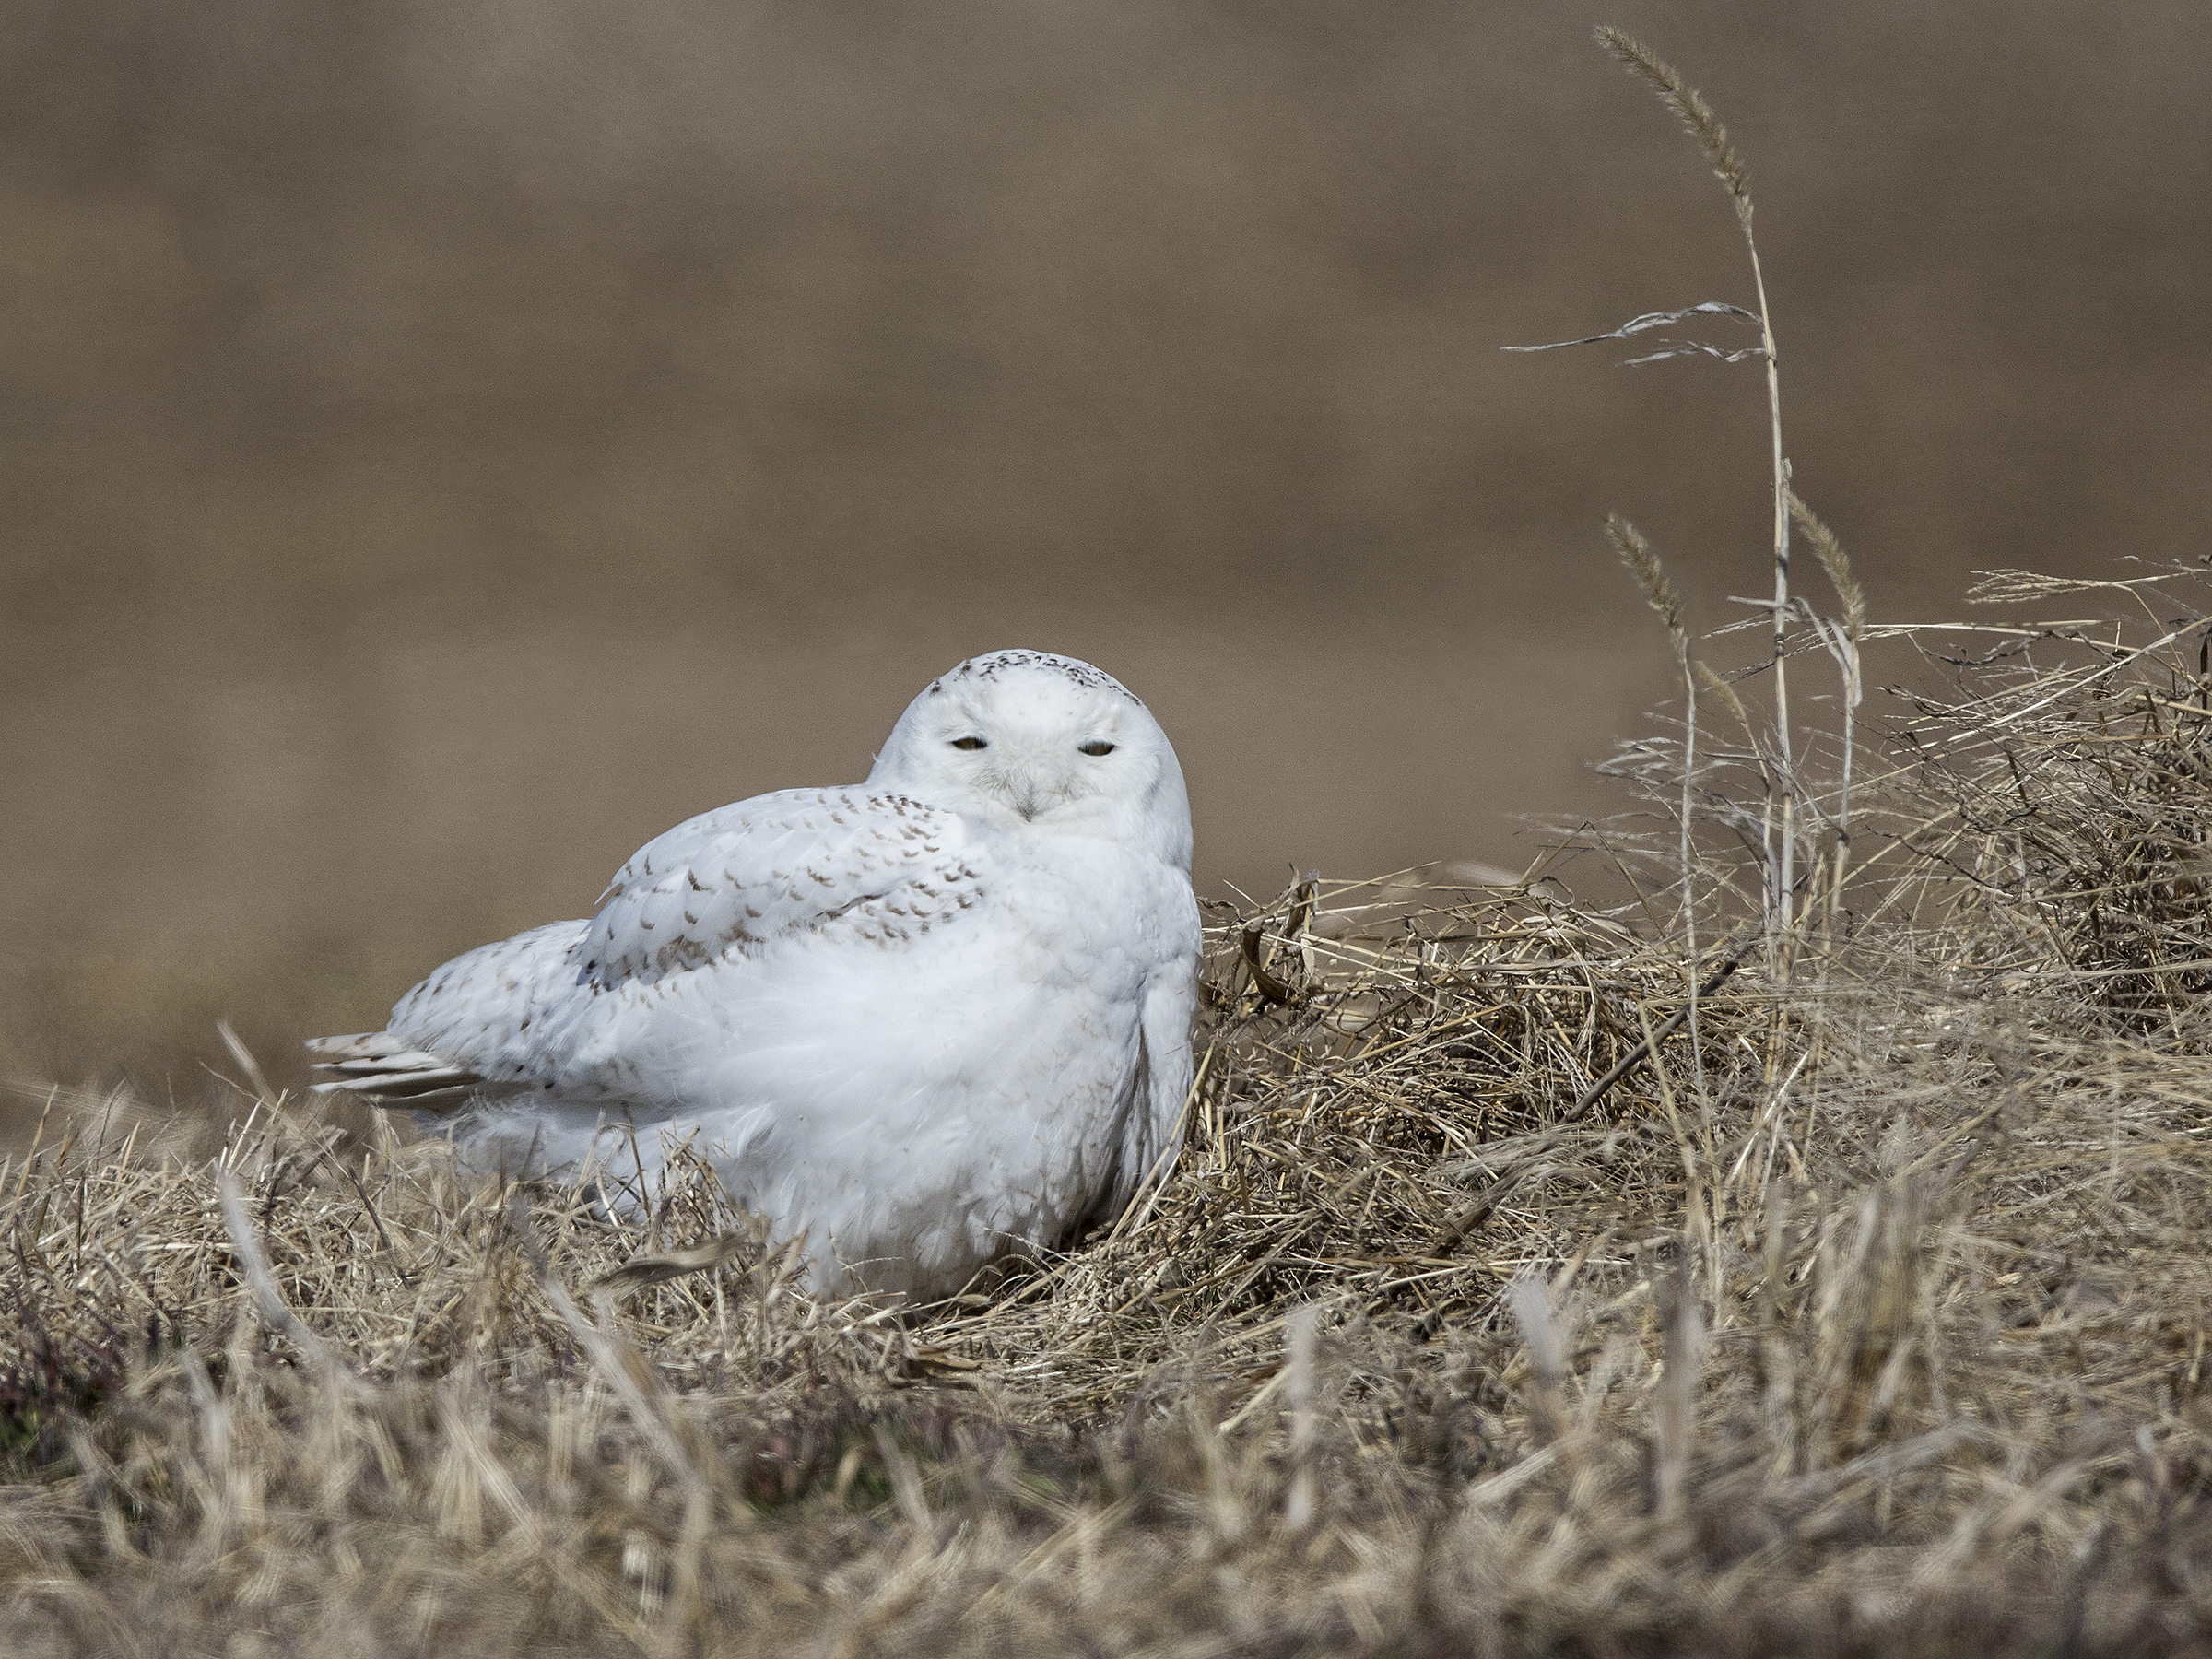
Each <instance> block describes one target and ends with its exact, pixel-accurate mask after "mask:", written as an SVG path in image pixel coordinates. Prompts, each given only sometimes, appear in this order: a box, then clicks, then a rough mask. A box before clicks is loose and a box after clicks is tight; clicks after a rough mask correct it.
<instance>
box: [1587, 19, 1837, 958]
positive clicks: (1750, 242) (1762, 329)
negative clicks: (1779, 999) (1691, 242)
mask: <svg viewBox="0 0 2212 1659" xmlns="http://www.w3.org/2000/svg"><path fill="white" fill-rule="evenodd" d="M1597 38H1598V40H1599V41H1600V42H1601V43H1602V44H1603V45H1604V46H1605V47H1606V50H1607V51H1608V52H1610V53H1613V55H1614V56H1615V57H1617V58H1618V59H1619V60H1620V61H1621V62H1622V63H1623V64H1624V65H1627V66H1628V67H1629V68H1630V70H1631V71H1632V72H1633V73H1635V74H1636V75H1638V76H1641V77H1642V78H1643V80H1644V81H1646V82H1647V83H1648V84H1649V85H1650V86H1651V88H1652V89H1653V91H1654V92H1656V93H1657V94H1658V96H1659V99H1660V101H1661V102H1663V103H1665V105H1666V106H1667V108H1668V109H1670V110H1672V111H1673V112H1675V114H1676V115H1677V117H1678V118H1679V119H1680V121H1681V123H1682V124H1683V125H1684V126H1685V127H1687V128H1688V130H1689V133H1690V135H1691V136H1693V137H1695V138H1696V139H1697V141H1698V143H1699V144H1700V146H1701V147H1703V148H1704V151H1705V159H1706V160H1707V161H1708V162H1709V163H1711V165H1712V171H1713V176H1714V177H1715V178H1717V179H1719V180H1720V182H1721V184H1722V186H1723V187H1724V189H1725V190H1726V191H1727V192H1728V199H1729V202H1730V204H1731V205H1732V206H1734V207H1735V222H1736V224H1737V226H1738V227H1739V228H1740V229H1742V230H1743V233H1744V247H1745V250H1746V251H1747V253H1749V254H1750V258H1751V286H1752V289H1753V291H1754V293H1755V294H1756V296H1757V298H1758V300H1759V348H1760V352H1761V355H1763V356H1764V358H1765V359H1766V365H1767V430H1768V438H1769V444H1770V448H1771V461H1772V471H1773V482H1774V599H1773V666H1774V742H1775V749H1776V753H1777V758H1778V764H1777V766H1776V768H1775V771H1774V779H1775V782H1776V785H1777V787H1778V789H1779V798H1778V799H1777V800H1775V801H1774V802H1773V803H1771V806H1772V818H1771V821H1770V823H1769V825H1768V827H1767V832H1766V845H1767V856H1768V872H1769V887H1768V891H1769V898H1768V901H1767V902H1768V916H1769V921H1768V935H1769V944H1768V957H1769V965H1770V967H1771V969H1772V970H1773V971H1775V972H1776V974H1777V976H1778V977H1780V976H1782V975H1786V973H1787V971H1788V966H1789V959H1790V956H1791V954H1792V940H1793V939H1794V934H1795V928H1794V924H1793V916H1792V912H1793V910H1794V905H1795V899H1796V890H1797V885H1796V856H1797V828H1796V818H1797V777H1796V761H1795V755H1794V742H1793V739H1792V736H1791V733H1790V686H1789V665H1788V661H1787V657H1786V646H1787V641H1786V634H1787V632H1788V628H1789V610H1790V507H1789V490H1790V464H1789V461H1788V459H1787V457H1785V456H1784V455H1783V448H1782V369H1781V363H1780V359H1779V355H1778V353H1777V351H1776V349H1775V343H1774V318H1773V312H1772V310H1771V307H1770V306H1769V305H1768V303H1767V278H1766V273H1765V271H1764V270H1763V269H1762V268H1761V266H1760V265H1759V238H1758V236H1757V235H1756V234H1754V232H1753V230H1752V228H1751V212H1752V203H1751V192H1750V189H1749V186H1748V185H1747V182H1746V177H1745V170H1744V164H1743V160H1742V159H1741V158H1740V157H1739V156H1737V154H1736V153H1735V146H1734V145H1733V144H1731V143H1730V142H1729V141H1728V132H1727V129H1726V128H1725V127H1724V126H1723V125H1722V124H1721V122H1720V118H1719V117H1718V116H1717V115H1715V114H1714V113H1713V112H1712V105H1711V104H1709V103H1707V102H1706V101H1705V99H1704V97H1703V95H1702V94H1700V92H1699V91H1698V89H1697V88H1695V87H1693V86H1691V85H1690V84H1689V83H1688V81H1687V80H1685V79H1683V77H1682V76H1681V75H1680V74H1679V73H1678V72H1677V70H1676V69H1675V68H1674V66H1673V65H1670V64H1668V63H1667V62H1666V61H1665V59H1663V58H1661V57H1660V56H1659V54H1658V53H1655V52H1653V50H1652V49H1651V48H1650V47H1649V46H1646V45H1645V44H1644V43H1643V42H1642V41H1639V40H1637V39H1636V38H1635V37H1634V36H1632V35H1629V34H1625V33H1623V32H1622V31H1621V30H1619V29H1614V28H1612V27H1610V26H1609V25H1601V26H1600V27H1599V28H1598V29H1597Z"/></svg>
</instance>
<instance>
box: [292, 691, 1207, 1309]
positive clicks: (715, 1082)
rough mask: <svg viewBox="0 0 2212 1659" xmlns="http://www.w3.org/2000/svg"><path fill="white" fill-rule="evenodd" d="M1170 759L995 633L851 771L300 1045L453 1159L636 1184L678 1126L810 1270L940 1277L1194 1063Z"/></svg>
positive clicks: (1129, 1150)
mask: <svg viewBox="0 0 2212 1659" xmlns="http://www.w3.org/2000/svg"><path fill="white" fill-rule="evenodd" d="M1190 864H1191V825H1190V806H1189V803H1188V800H1187V798H1186V796H1185V794H1184V792H1183V782H1182V770H1181V768H1180V767H1179V766H1178V765H1177V764H1176V760H1175V753H1174V750H1173V749H1172V748H1171V747H1170V746H1169V743H1168V740H1167V736H1166V734H1164V733H1163V732H1161V730H1160V729H1159V724H1158V723H1157V722H1156V721H1155V720H1154V719H1153V718H1152V716H1151V714H1150V712H1148V711H1147V709H1146V708H1145V706H1144V704H1143V703H1141V702H1139V701H1138V700H1136V699H1135V697H1134V696H1132V695H1131V694H1130V693H1129V692H1128V691H1126V690H1124V688H1123V687H1122V686H1121V684H1120V683H1119V682H1118V681H1116V680H1114V679H1113V678H1112V677H1110V676H1108V675H1106V674H1103V673H1101V672H1100V671H1099V670H1098V669H1096V668H1093V667H1091V666H1090V665H1088V664H1085V663H1079V662H1077V661H1075V660H1073V659H1072V658H1067V657H1059V656H1052V655H1049V654H1046V653H1041V652H1032V651H1003V652H998V653H994V654H992V655H989V656H982V657H976V658H974V659H972V660H971V661H969V662H966V663H962V664H961V665H959V667H957V668H955V669H953V670H952V671H951V672H950V673H949V674H947V675H946V676H945V677H943V678H941V679H939V680H937V681H935V682H934V683H933V684H931V685H930V686H929V687H928V688H926V689H925V690H924V691H923V693H922V694H921V695H920V696H919V697H917V698H915V699H914V700H913V702H912V704H910V705H909V706H908V708H907V711H906V712H905V713H904V714H903V715H901V716H900V720H899V723H898V724H897V725H896V726H894V727H893V728H892V731H891V735H890V737H889V739H888V741H887V742H886V743H885V745H884V748H883V753H882V755H881V756H880V757H879V758H878V759H877V763H876V767H875V770H874V771H871V772H870V773H869V774H868V778H867V781H866V782H865V783H860V784H856V785H853V786H851V787H848V788H832V789H799V790H784V791H782V792H780V793H778V794H765V795H758V796H756V797H754V798H753V799H751V800H749V801H740V802H738V803H737V804H736V805H735V806H724V807H720V808H718V809H717V810H715V811H712V812H708V813H702V814H701V815H700V816H699V817H698V818H692V819H690V820H689V821H688V822H687V823H683V824H679V825H677V827H676V828H675V829H673V830H669V831H667V832H666V833H665V834H664V835H662V836H659V837H658V838H656V839H655V840H653V841H649V842H647V843H646V844H645V845H644V846H643V847H642V848H641V849H639V851H638V852H637V853H635V854H634V855H633V856H632V857H631V858H630V860H629V863H628V864H626V865H623V867H622V869H621V872H620V873H619V874H618V876H617V877H615V879H614V882H613V884H612V885H611V886H609V888H607V890H606V894H605V896H604V897H603V898H602V900H601V907H600V910H599V913H598V914H597V915H595V916H593V917H591V918H590V919H589V920H585V921H575V922H556V923H553V924H550V925H548V926H545V927H539V928H535V929H533V930H532V931H530V932H528V933H524V934H518V935H516V936H515V937H513V938H512V939H507V940H504V941H502V942H501V943H499V944H496V945H487V946H484V947H481V948H479V949H477V950H472V951H470V952H468V953H467V954H466V955H465V956H461V957H456V958H455V959H453V960H452V961H450V962H448V963H446V964H445V965H444V966H443V967H442V968H440V969H439V970H438V971H436V972H435V973H433V974H431V975H430V976H429V978H428V979H426V980H425V981H423V982H422V983H421V984H419V985H417V986H416V987H415V988H414V989H413V990H412V991H410V992H408V993H407V994H406V995H405V996H404V997H402V998H401V999H400V1001H399V1004H398V1006H396V1007H394V1009H393V1011H392V1018H391V1021H390V1023H389V1025H388V1026H387V1027H386V1028H385V1030H382V1031H377V1032H371V1033H366V1034H363V1035H360V1036H353V1037H325V1038H322V1039H319V1040H318V1041H313V1042H311V1043H309V1044H308V1048H309V1050H310V1051H311V1053H312V1054H313V1055H314V1057H315V1058H316V1060H317V1062H318V1064H319V1065H320V1066H321V1068H322V1069H323V1070H324V1071H326V1072H331V1073H335V1075H336V1078H337V1080H336V1081H334V1082H331V1083H327V1084H324V1085H322V1087H323V1088H345V1089H350V1090H353V1091H355V1092H358V1093H360V1094H363V1095H365V1096H367V1097H369V1098H370V1099H371V1100H375V1101H377V1102H378V1103H379V1104H381V1105H386V1106H393V1107H406V1108H412V1109H415V1110H418V1111H421V1110H429V1111H435V1112H441V1113H450V1114H452V1115H451V1119H450V1122H451V1127H452V1132H453V1135H454V1138H455V1140H456V1141H457V1143H458V1144H459V1146H460V1147H461V1148H462V1150H463V1152H464V1153H465V1155H466V1156H467V1157H468V1159H470V1161H471V1162H472V1163H474V1164H475V1165H477V1167H479V1168H491V1167H495V1166H503V1167H505V1168H507V1169H509V1170H511V1171H521V1170H523V1169H524V1168H525V1167H527V1168H529V1169H530V1170H532V1171H546V1172H561V1171H574V1170H576V1169H578V1168H579V1167H580V1166H581V1165H582V1162H583V1160H584V1159H586V1158H587V1157H590V1156H592V1155H593V1148H594V1142H596V1143H597V1152H596V1158H595V1162H596V1164H597V1165H598V1166H599V1167H601V1168H606V1169H608V1170H609V1171H611V1172H616V1173H628V1172H629V1134H630V1130H631V1127H632V1125H633V1124H634V1126H635V1130H636V1135H637V1140H638V1145H639V1147H640V1149H641V1152H642V1154H643V1157H644V1159H645V1163H646V1169H647V1171H648V1173H650V1172H651V1171H653V1168H654V1166H655V1165H656V1164H657V1162H658V1161H659V1159H661V1157H662V1156H663V1155H664V1154H665V1151H666V1150H667V1148H668V1147H672V1146H674V1145H677V1144H679V1143H680V1142H682V1141H683V1140H684V1139H685V1138H686V1137H693V1136H695V1138H694V1139H693V1142H692V1144H693V1145H694V1146H695V1147H697V1148H698V1149H700V1150H701V1151H703V1152H704V1153H706V1155H707V1156H708V1157H709V1158H711V1159H712V1161H713V1163H714V1165H715V1168H716V1170H717V1171H719V1173H720V1174H721V1176H722V1179H723V1181H724V1184H725V1185H726V1186H727V1187H728V1188H729V1190H730V1192H731V1193H732V1194H733V1195H735V1196H736V1197H738V1198H740V1199H742V1200H743V1201H745V1202H746V1203H747V1205H748V1206H750V1207H751V1208H752V1209H753V1210H754V1211H755V1212H756V1213H758V1214H762V1215H765V1216H767V1217H768V1218H771V1220H772V1221H773V1222H774V1223H775V1225H776V1228H777V1231H778V1233H779V1235H780V1236H784V1237H795V1236H798V1235H800V1234H804V1235H805V1237H806V1248H807V1252H808V1254H809V1255H810V1257H811V1259H812V1261H813V1264H814V1276H815V1282H816V1284H817V1285H818V1288H821V1289H823V1290H826V1291H834V1290H844V1289H851V1288H869V1289H875V1290H886V1291H901V1292H905V1293H908V1294H910V1295H914V1296H924V1297H926V1296H936V1295H943V1294H947V1293H949V1292H951V1291H954V1290H957V1289H959V1287H960V1286H961V1284H962V1283H964V1282H965V1281H966V1280H967V1279H968V1278H969V1277H971V1275H972V1274H973V1273H974V1272H975V1270H976V1269H977V1268H978V1267H980V1266H982V1265H984V1264H985V1263H987V1262H989V1261H991V1260H992V1259H993V1258H994V1257H996V1256H999V1255H1002V1254H1004V1253H1007V1252H1009V1251H1014V1250H1018V1249H1024V1248H1036V1247H1047V1248H1049V1247H1053V1246H1055V1245H1060V1244H1064V1243H1066V1242H1068V1241H1072V1240H1073V1239H1074V1238H1075V1237H1076V1236H1077V1234H1079V1233H1080V1231H1081V1230H1083V1229H1084V1228H1085V1227H1086V1226H1088V1225H1089V1224H1091V1223H1093V1222H1096V1221H1098V1220H1100V1219H1103V1218H1107V1217H1109V1216H1111V1215H1112V1214H1113V1213H1114V1212H1115V1211H1116V1210H1118V1209H1119V1207H1120V1206H1122V1205H1123V1204H1124V1202H1125V1201H1126V1200H1127V1198H1128V1196H1129V1194H1130V1192H1131V1190H1132V1188H1133V1187H1134V1185H1135V1182H1136V1181H1137V1180H1138V1179H1139V1178H1140V1177H1141V1176H1142V1175H1143V1174H1144V1173H1145V1172H1146V1171H1147V1170H1148V1169H1149V1168H1150V1167H1151V1166H1152V1165H1153V1164H1154V1163H1155V1162H1156V1161H1157V1160H1158V1159H1159V1157H1160V1156H1161V1155H1162V1154H1163V1153H1164V1152H1165V1151H1166V1150H1167V1149H1168V1143H1169V1138H1170V1136H1171V1135H1173V1134H1174V1133H1175V1130H1176V1125H1177V1124H1178V1123H1179V1121H1180V1118H1181V1114H1182V1105H1183V1100H1184V1096H1185V1094H1186V1093H1187V1092H1188V1090H1189V1088H1190V1084H1191V1021H1192V1016H1193V1011H1194V1005H1195V996H1196V989H1197V979H1196V973H1197V956H1198V912H1197V906H1196V903H1195V901H1194V899H1193V898H1192V894H1191V884H1190Z"/></svg>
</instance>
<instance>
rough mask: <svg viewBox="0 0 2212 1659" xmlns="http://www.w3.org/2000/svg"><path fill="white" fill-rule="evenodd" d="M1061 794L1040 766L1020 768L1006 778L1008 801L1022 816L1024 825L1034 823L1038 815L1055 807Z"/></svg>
mask: <svg viewBox="0 0 2212 1659" xmlns="http://www.w3.org/2000/svg"><path fill="white" fill-rule="evenodd" d="M1060 794H1061V792H1060V791H1059V790H1057V789H1055V788H1053V785H1052V783H1051V782H1050V781H1048V780H1047V779H1046V777H1045V775H1044V769H1043V768H1041V767H1038V766H1018V767H1016V768H1015V769H1014V770H1013V771H1012V772H1011V773H1009V775H1008V776H1007V778H1006V801H1007V804H1008V805H1009V806H1012V807H1013V808H1014V810H1015V811H1016V812H1018V813H1019V814H1021V819H1022V822H1023V823H1025V824H1026V823H1033V822H1035V821H1036V818H1037V815H1038V814H1039V813H1041V812H1042V811H1043V810H1044V809H1045V808H1046V807H1048V806H1053V804H1054V803H1055V802H1057V800H1058V799H1059V797H1060Z"/></svg>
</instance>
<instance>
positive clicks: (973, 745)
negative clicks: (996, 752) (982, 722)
mask: <svg viewBox="0 0 2212 1659" xmlns="http://www.w3.org/2000/svg"><path fill="white" fill-rule="evenodd" d="M952 747H954V748H964V749H979V748H989V747H991V745H990V744H989V743H987V742H985V741H984V740H983V739H982V738H981V737H955V738H954V739H953V740H952Z"/></svg>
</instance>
